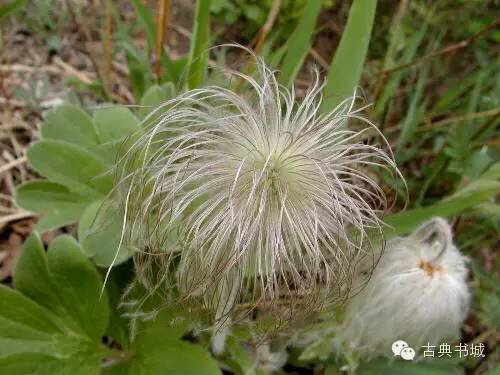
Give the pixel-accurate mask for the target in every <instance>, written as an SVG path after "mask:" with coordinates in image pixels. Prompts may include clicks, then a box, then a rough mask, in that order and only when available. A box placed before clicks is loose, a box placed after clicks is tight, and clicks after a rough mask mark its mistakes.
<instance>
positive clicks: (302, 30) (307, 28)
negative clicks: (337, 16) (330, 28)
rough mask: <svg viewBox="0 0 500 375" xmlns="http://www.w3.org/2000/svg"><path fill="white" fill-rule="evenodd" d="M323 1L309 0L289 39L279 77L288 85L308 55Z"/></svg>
mask: <svg viewBox="0 0 500 375" xmlns="http://www.w3.org/2000/svg"><path fill="white" fill-rule="evenodd" d="M322 2H323V1H322V0H310V1H308V2H307V4H306V6H305V8H304V10H303V12H302V15H301V16H300V19H299V23H298V25H297V28H296V29H295V31H294V32H293V34H292V36H291V37H290V39H289V40H288V43H287V44H288V50H287V53H286V56H285V59H284V63H283V65H282V66H281V73H280V77H279V79H280V83H281V84H282V85H284V86H286V87H288V86H290V85H291V84H292V82H293V80H294V79H295V76H296V75H297V73H298V72H299V69H300V67H301V66H302V62H303V61H304V59H305V57H306V56H307V53H308V51H309V47H310V43H311V37H312V34H313V32H314V26H315V25H316V19H317V18H318V14H319V11H320V9H321V4H322Z"/></svg>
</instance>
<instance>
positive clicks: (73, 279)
mask: <svg viewBox="0 0 500 375" xmlns="http://www.w3.org/2000/svg"><path fill="white" fill-rule="evenodd" d="M47 258H48V265H49V270H50V273H51V277H52V279H53V282H54V284H55V285H56V292H57V296H58V297H59V301H60V303H61V305H62V307H63V309H64V311H65V312H66V313H67V314H68V315H70V316H71V317H72V318H73V319H74V320H75V321H76V323H77V324H78V326H79V327H81V328H82V329H83V330H84V331H85V333H86V334H87V335H89V336H90V337H91V338H92V339H94V340H96V341H99V340H100V339H101V337H102V335H103V334H104V331H105V330H106V327H107V326H108V315H109V307H108V299H107V296H106V294H102V281H101V276H100V275H99V273H98V272H97V269H96V268H95V267H94V265H93V264H92V263H91V262H90V261H89V260H88V259H87V257H85V255H84V254H83V252H82V249H81V248H80V246H79V245H78V243H77V242H76V240H75V239H74V238H73V237H71V236H67V235H63V236H59V237H57V238H56V239H55V240H54V241H52V243H51V244H50V246H49V251H48V253H47Z"/></svg>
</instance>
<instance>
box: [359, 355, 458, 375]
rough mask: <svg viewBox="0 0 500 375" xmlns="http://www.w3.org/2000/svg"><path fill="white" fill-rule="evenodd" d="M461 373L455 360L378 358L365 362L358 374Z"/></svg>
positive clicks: (420, 374)
mask: <svg viewBox="0 0 500 375" xmlns="http://www.w3.org/2000/svg"><path fill="white" fill-rule="evenodd" d="M380 374H384V375H454V374H455V375H459V374H463V370H461V369H460V368H459V367H458V364H457V363H455V362H454V361H447V360H445V359H441V358H438V359H435V360H432V361H428V362H417V363H415V362H413V361H403V360H394V361H389V360H387V359H376V360H373V361H371V362H368V363H363V364H362V365H361V366H360V367H359V368H358V369H357V371H356V375H380Z"/></svg>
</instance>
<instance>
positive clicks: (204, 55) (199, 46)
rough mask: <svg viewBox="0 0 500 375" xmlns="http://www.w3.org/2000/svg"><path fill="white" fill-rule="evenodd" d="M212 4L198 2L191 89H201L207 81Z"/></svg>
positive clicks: (189, 74)
mask: <svg viewBox="0 0 500 375" xmlns="http://www.w3.org/2000/svg"><path fill="white" fill-rule="evenodd" d="M210 2H211V0H198V1H197V2H196V14H195V20H194V29H193V40H192V41H191V50H190V52H189V69H188V88H189V89H194V88H196V87H199V86H200V85H201V84H202V83H203V81H204V79H205V72H206V69H207V63H208V47H209V40H210Z"/></svg>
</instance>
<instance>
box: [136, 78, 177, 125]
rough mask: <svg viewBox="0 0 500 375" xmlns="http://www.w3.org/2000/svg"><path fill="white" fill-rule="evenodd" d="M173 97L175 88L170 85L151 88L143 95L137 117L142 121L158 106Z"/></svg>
mask: <svg viewBox="0 0 500 375" xmlns="http://www.w3.org/2000/svg"><path fill="white" fill-rule="evenodd" d="M174 96H175V87H174V85H173V84H172V83H166V84H164V85H161V86H159V85H154V86H151V87H150V88H149V89H148V90H147V91H146V92H145V93H144V95H143V97H142V98H141V102H140V106H141V107H140V108H139V117H140V118H141V119H144V118H145V117H146V116H147V115H149V114H150V113H151V112H152V111H154V110H155V109H156V108H157V107H158V106H159V105H160V104H163V103H165V102H166V101H168V100H170V99H172V98H173V97H174Z"/></svg>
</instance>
